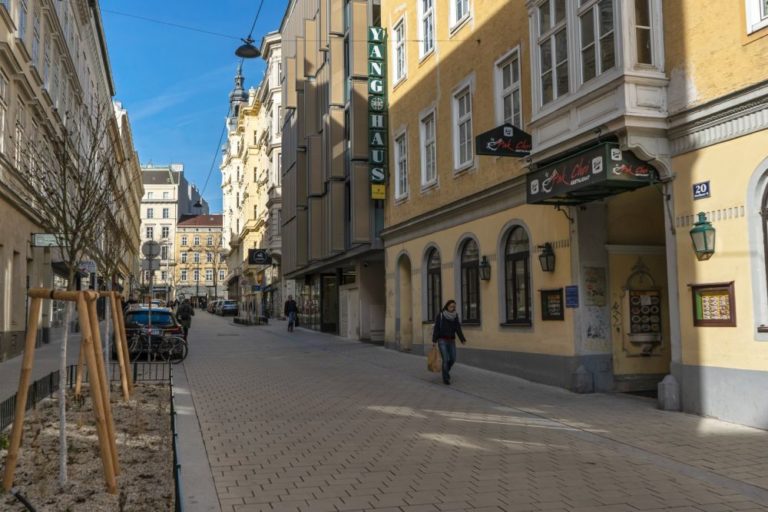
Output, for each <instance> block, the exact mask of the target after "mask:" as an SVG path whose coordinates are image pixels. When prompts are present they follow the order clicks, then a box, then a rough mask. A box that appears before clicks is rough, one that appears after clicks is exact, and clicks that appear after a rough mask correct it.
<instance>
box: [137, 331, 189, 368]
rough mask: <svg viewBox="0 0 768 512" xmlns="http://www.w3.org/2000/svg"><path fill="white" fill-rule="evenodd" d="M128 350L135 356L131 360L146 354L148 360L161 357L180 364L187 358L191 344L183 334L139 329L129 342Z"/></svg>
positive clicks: (166, 360) (165, 360) (163, 359)
mask: <svg viewBox="0 0 768 512" xmlns="http://www.w3.org/2000/svg"><path fill="white" fill-rule="evenodd" d="M128 352H129V354H130V355H131V356H133V357H132V358H131V362H133V361H136V360H137V359H139V358H140V357H141V356H142V355H146V356H147V360H148V361H149V360H152V361H156V360H158V359H160V360H162V361H164V362H166V363H168V362H170V363H172V364H178V363H180V362H182V361H183V360H184V359H186V357H187V354H188V353H189V346H188V345H187V342H186V340H184V338H182V337H181V336H165V335H158V334H153V335H150V334H149V333H148V332H147V331H138V332H136V333H135V334H134V335H133V336H132V337H131V339H130V340H129V342H128Z"/></svg>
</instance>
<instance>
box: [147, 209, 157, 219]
mask: <svg viewBox="0 0 768 512" xmlns="http://www.w3.org/2000/svg"><path fill="white" fill-rule="evenodd" d="M147 218H148V219H154V218H155V209H154V208H147Z"/></svg>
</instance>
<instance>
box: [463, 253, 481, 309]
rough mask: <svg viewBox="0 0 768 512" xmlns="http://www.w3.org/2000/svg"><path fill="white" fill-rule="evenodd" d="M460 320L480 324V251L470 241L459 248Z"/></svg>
mask: <svg viewBox="0 0 768 512" xmlns="http://www.w3.org/2000/svg"><path fill="white" fill-rule="evenodd" d="M461 320H462V321H464V322H477V323H479V322H480V251H479V250H478V248H477V242H475V241H474V240H471V239H470V240H467V241H466V242H464V245H463V246H462V248H461Z"/></svg>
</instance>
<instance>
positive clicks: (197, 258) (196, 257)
mask: <svg viewBox="0 0 768 512" xmlns="http://www.w3.org/2000/svg"><path fill="white" fill-rule="evenodd" d="M193 254H194V257H193V258H192V259H193V261H194V262H195V263H200V253H199V252H195V253H193Z"/></svg>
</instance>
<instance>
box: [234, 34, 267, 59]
mask: <svg viewBox="0 0 768 512" xmlns="http://www.w3.org/2000/svg"><path fill="white" fill-rule="evenodd" d="M242 41H243V43H245V44H242V45H240V46H239V47H238V48H237V50H235V55H237V56H238V57H242V58H243V59H255V58H256V57H260V56H261V52H260V51H259V49H258V48H256V47H255V46H253V39H251V37H250V36H248V37H246V38H245V39H243V40H242Z"/></svg>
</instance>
